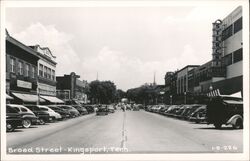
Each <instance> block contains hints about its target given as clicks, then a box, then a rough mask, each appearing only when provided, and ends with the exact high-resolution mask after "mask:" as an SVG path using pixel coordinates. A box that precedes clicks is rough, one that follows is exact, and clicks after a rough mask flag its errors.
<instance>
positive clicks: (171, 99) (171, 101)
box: [170, 95, 172, 105]
mask: <svg viewBox="0 0 250 161" xmlns="http://www.w3.org/2000/svg"><path fill="white" fill-rule="evenodd" d="M170 105H172V95H170Z"/></svg>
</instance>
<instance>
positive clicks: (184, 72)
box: [176, 65, 199, 95]
mask: <svg viewBox="0 0 250 161" xmlns="http://www.w3.org/2000/svg"><path fill="white" fill-rule="evenodd" d="M197 67H199V65H187V66H186V67H184V68H182V69H181V70H179V71H178V72H177V82H176V88H177V89H176V90H177V94H179V95H180V94H184V93H186V92H189V88H191V87H190V84H191V82H189V77H190V76H191V74H192V73H190V71H191V70H192V69H194V68H197Z"/></svg>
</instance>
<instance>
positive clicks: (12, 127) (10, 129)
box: [6, 123, 15, 132]
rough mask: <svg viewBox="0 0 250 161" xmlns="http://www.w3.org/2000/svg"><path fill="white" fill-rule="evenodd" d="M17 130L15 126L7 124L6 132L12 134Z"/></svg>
mask: <svg viewBox="0 0 250 161" xmlns="http://www.w3.org/2000/svg"><path fill="white" fill-rule="evenodd" d="M14 130H15V127H14V126H13V125H11V124H10V123H7V124H6V131H7V132H12V131H14Z"/></svg>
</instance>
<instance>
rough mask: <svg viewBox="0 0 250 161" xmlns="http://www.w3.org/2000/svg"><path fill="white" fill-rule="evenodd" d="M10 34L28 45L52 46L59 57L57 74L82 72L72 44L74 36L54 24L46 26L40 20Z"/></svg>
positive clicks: (52, 49) (51, 48)
mask: <svg viewBox="0 0 250 161" xmlns="http://www.w3.org/2000/svg"><path fill="white" fill-rule="evenodd" d="M10 34H11V35H12V36H13V37H14V38H16V39H17V40H19V41H21V42H22V43H24V44H26V45H36V44H39V45H40V46H42V47H48V48H50V50H51V51H52V54H53V55H55V56H56V57H57V59H56V61H57V62H58V64H57V70H56V74H57V75H62V74H67V73H70V72H72V71H75V72H80V69H79V68H77V66H79V65H80V59H79V56H78V54H77V53H76V52H75V51H74V49H73V48H72V47H71V46H70V41H71V40H72V39H73V36H72V35H70V34H68V33H64V32H62V31H58V29H57V28H56V27H55V26H54V25H47V26H46V25H43V24H41V23H39V22H37V23H32V24H31V25H30V26H29V27H27V28H26V29H25V30H23V31H21V32H19V33H13V34H12V33H10ZM77 64H78V65H77ZM74 66H75V68H74Z"/></svg>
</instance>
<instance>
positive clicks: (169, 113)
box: [164, 105, 179, 117]
mask: <svg viewBox="0 0 250 161" xmlns="http://www.w3.org/2000/svg"><path fill="white" fill-rule="evenodd" d="M178 107H179V106H178V105H171V106H170V107H169V108H168V109H167V110H166V111H165V113H164V115H166V116H170V117H172V116H174V114H175V111H176V110H177V109H178Z"/></svg>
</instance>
